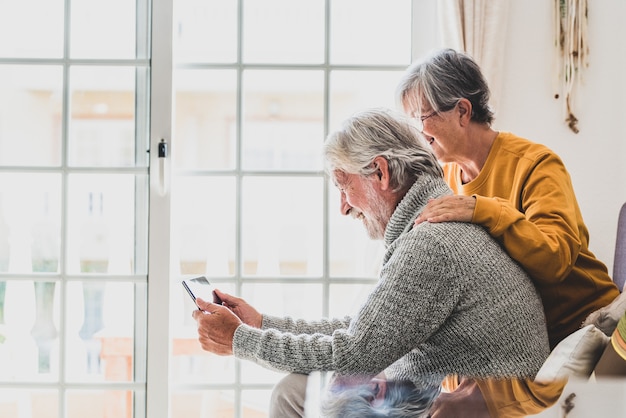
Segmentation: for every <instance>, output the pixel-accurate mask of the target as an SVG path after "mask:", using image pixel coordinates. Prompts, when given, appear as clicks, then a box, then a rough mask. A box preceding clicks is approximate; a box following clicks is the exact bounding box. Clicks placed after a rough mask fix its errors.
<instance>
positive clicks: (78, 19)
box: [70, 0, 137, 58]
mask: <svg viewBox="0 0 626 418" xmlns="http://www.w3.org/2000/svg"><path fill="white" fill-rule="evenodd" d="M136 9H137V5H136V3H135V2H134V1H127V0H107V1H92V0H72V7H71V8H70V10H71V12H72V15H71V18H70V19H71V20H70V21H71V23H72V27H71V30H70V34H71V42H70V44H71V46H70V54H71V56H72V58H135V50H136V47H135V26H136V25H135V20H136V16H135V11H136Z"/></svg>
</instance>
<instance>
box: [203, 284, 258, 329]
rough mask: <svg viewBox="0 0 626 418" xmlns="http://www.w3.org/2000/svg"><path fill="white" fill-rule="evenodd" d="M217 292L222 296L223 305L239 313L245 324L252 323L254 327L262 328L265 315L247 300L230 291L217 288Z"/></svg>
mask: <svg viewBox="0 0 626 418" xmlns="http://www.w3.org/2000/svg"><path fill="white" fill-rule="evenodd" d="M215 293H216V294H217V296H219V297H220V299H222V305H224V306H226V307H227V308H228V309H230V310H231V311H233V313H234V314H235V315H237V316H238V317H239V319H241V320H242V321H243V323H244V324H246V325H250V326H251V327H254V328H261V324H262V322H263V315H261V314H260V313H259V312H258V311H257V310H256V309H254V308H253V307H252V306H250V305H249V304H248V303H247V302H246V301H245V300H243V299H241V298H237V297H234V296H232V295H229V294H228V293H224V292H221V291H219V290H217V289H215Z"/></svg>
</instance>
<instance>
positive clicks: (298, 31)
mask: <svg viewBox="0 0 626 418" xmlns="http://www.w3.org/2000/svg"><path fill="white" fill-rule="evenodd" d="M324 10H325V7H324V2H323V1H319V0H298V1H293V0H264V1H244V2H243V25H244V30H243V60H244V61H245V62H250V63H274V64H275V63H289V64H300V63H321V62H322V61H323V59H324Z"/></svg>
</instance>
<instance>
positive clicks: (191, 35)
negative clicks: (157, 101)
mask: <svg viewBox="0 0 626 418" xmlns="http://www.w3.org/2000/svg"><path fill="white" fill-rule="evenodd" d="M237 3H238V2H236V1H233V0H203V1H198V0H176V1H175V7H174V28H173V32H174V59H175V61H176V62H234V61H235V60H236V59H237ZM253 3H262V4H264V2H253Z"/></svg>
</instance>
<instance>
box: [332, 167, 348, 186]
mask: <svg viewBox="0 0 626 418" xmlns="http://www.w3.org/2000/svg"><path fill="white" fill-rule="evenodd" d="M332 177H333V182H334V183H335V185H340V184H344V183H345V182H346V180H347V179H348V173H346V172H345V171H342V170H333V172H332Z"/></svg>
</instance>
